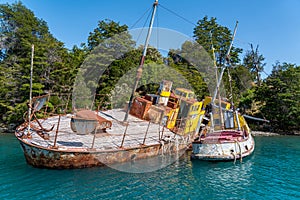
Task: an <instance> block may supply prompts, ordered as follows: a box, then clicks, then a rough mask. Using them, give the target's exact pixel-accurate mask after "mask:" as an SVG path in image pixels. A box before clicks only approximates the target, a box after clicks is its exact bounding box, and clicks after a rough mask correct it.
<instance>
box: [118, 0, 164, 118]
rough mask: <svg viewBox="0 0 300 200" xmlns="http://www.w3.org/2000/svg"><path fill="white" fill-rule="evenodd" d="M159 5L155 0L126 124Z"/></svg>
mask: <svg viewBox="0 0 300 200" xmlns="http://www.w3.org/2000/svg"><path fill="white" fill-rule="evenodd" d="M157 5H158V0H155V2H154V3H153V10H152V16H151V21H150V25H149V29H148V33H147V37H146V41H145V45H144V50H143V55H142V57H141V60H140V65H139V67H138V70H137V74H136V79H135V83H134V87H133V88H132V92H131V96H130V99H129V103H128V107H127V111H126V113H125V117H124V120H123V121H124V122H126V121H127V120H128V114H129V111H130V108H131V106H132V101H133V97H134V93H135V91H136V89H137V86H138V83H139V80H140V79H141V76H142V72H143V66H144V61H145V57H146V54H147V48H148V44H149V40H150V36H151V32H152V27H153V22H154V16H155V13H156V7H157Z"/></svg>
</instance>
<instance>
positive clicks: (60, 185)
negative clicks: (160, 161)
mask: <svg viewBox="0 0 300 200" xmlns="http://www.w3.org/2000/svg"><path fill="white" fill-rule="evenodd" d="M255 141H256V149H255V151H254V153H253V154H252V155H251V156H250V157H248V158H246V159H244V160H243V163H239V162H236V164H233V162H225V163H222V162H218V163H213V162H203V161H197V160H196V161H195V160H192V161H191V160H190V157H189V154H188V153H187V154H186V155H184V156H183V157H182V158H181V159H180V160H178V161H176V162H175V163H173V164H171V165H169V166H167V167H165V168H163V169H160V170H158V171H154V172H150V173H140V174H135V173H126V172H120V171H117V170H114V169H111V168H108V167H100V168H90V169H75V170H49V169H37V168H33V167H31V166H29V165H27V164H26V162H25V158H24V156H23V152H22V151H21V148H20V145H19V143H18V141H17V140H16V138H15V137H14V136H13V135H11V134H0V199H51V200H52V199H256V200H258V199H291V200H292V199H297V200H299V199H300V137H296V136H274V137H263V136H257V137H255Z"/></svg>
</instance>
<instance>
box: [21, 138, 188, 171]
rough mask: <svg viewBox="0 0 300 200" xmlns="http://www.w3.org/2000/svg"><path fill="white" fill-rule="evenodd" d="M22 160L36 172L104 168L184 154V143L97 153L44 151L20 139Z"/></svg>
mask: <svg viewBox="0 0 300 200" xmlns="http://www.w3.org/2000/svg"><path fill="white" fill-rule="evenodd" d="M17 138H18V140H19V141H20V144H21V147H22V149H23V152H24V155H25V159H26V161H27V163H28V164H30V165H32V166H34V167H39V168H53V169H54V168H55V169H70V168H86V167H95V166H104V165H110V164H114V163H122V162H128V161H132V160H139V159H145V158H149V157H154V156H158V155H166V154H174V153H183V152H184V151H185V150H186V149H187V145H186V144H185V143H179V144H177V145H176V144H175V143H170V142H165V143H164V146H165V148H161V144H155V145H138V146H136V147H133V148H126V149H118V150H103V151H99V150H98V151H97V150H93V149H86V148H76V149H66V150H60V149H55V148H44V147H40V146H37V145H35V144H32V143H29V142H26V141H24V140H22V139H20V138H19V137H17Z"/></svg>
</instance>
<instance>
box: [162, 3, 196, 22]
mask: <svg viewBox="0 0 300 200" xmlns="http://www.w3.org/2000/svg"><path fill="white" fill-rule="evenodd" d="M159 6H160V7H162V8H163V9H165V10H167V11H168V12H170V13H172V14H173V15H175V16H177V17H179V18H181V19H182V20H184V21H186V22H188V23H189V24H192V25H194V26H197V24H195V23H194V22H192V21H190V20H188V19H186V18H184V17H182V16H181V15H179V14H177V13H176V12H174V11H172V10H170V9H168V8H166V7H164V6H163V5H161V4H159Z"/></svg>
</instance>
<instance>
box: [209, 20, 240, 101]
mask: <svg viewBox="0 0 300 200" xmlns="http://www.w3.org/2000/svg"><path fill="white" fill-rule="evenodd" d="M237 25H238V21H237V22H236V24H235V27H234V32H233V35H232V39H231V43H230V46H229V48H228V51H227V53H226V61H227V62H228V63H230V60H229V59H230V58H229V54H230V50H231V48H232V45H233V40H234V37H235V34H236V30H237ZM225 68H226V67H225V65H224V66H223V67H222V69H221V73H220V77H219V80H218V82H217V86H216V89H215V92H214V96H213V99H212V103H213V104H214V103H215V100H216V98H217V94H218V91H219V88H220V84H221V81H222V78H223V74H224V71H225Z"/></svg>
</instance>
